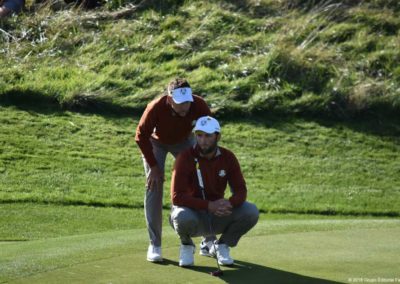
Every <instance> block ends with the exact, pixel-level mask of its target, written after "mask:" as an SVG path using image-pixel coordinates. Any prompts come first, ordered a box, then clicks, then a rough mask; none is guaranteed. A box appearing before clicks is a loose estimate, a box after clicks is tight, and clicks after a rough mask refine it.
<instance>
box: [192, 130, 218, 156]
mask: <svg viewBox="0 0 400 284" xmlns="http://www.w3.org/2000/svg"><path fill="white" fill-rule="evenodd" d="M195 134H196V141H197V145H199V147H200V152H201V153H202V154H203V155H207V154H210V153H212V152H214V151H215V149H217V144H218V140H219V137H220V135H219V134H217V133H213V134H208V133H205V132H203V131H196V133H195Z"/></svg>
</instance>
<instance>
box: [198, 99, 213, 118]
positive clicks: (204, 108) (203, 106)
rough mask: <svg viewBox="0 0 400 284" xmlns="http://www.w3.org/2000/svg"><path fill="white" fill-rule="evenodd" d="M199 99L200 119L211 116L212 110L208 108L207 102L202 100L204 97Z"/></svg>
mask: <svg viewBox="0 0 400 284" xmlns="http://www.w3.org/2000/svg"><path fill="white" fill-rule="evenodd" d="M197 97H198V111H197V116H198V117H202V116H206V115H210V116H211V110H210V108H209V107H208V105H207V103H206V101H205V100H204V99H203V98H202V97H199V96H197Z"/></svg>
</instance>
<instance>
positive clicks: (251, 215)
mask: <svg viewBox="0 0 400 284" xmlns="http://www.w3.org/2000/svg"><path fill="white" fill-rule="evenodd" d="M242 206H245V207H244V208H243V209H244V210H243V215H242V217H243V219H244V220H246V222H247V223H250V224H251V225H252V226H254V225H255V224H257V222H258V217H259V215H260V212H259V211H258V208H257V206H256V205H254V204H253V203H250V202H245V203H244V204H243V205H242Z"/></svg>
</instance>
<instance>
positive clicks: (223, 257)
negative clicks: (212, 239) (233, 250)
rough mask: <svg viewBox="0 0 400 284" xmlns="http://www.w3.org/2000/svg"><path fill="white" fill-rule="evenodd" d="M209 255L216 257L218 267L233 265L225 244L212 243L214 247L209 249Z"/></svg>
mask: <svg viewBox="0 0 400 284" xmlns="http://www.w3.org/2000/svg"><path fill="white" fill-rule="evenodd" d="M215 250H216V252H215ZM210 253H212V254H216V255H217V259H218V263H219V265H232V264H233V259H232V257H231V256H230V254H229V247H228V246H227V245H226V244H217V243H214V245H213V246H212V247H211V249H210Z"/></svg>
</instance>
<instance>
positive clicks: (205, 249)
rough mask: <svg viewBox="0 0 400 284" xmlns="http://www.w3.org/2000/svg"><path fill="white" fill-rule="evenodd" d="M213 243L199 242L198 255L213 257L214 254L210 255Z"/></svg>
mask: <svg viewBox="0 0 400 284" xmlns="http://www.w3.org/2000/svg"><path fill="white" fill-rule="evenodd" d="M212 245H213V242H212V241H209V242H206V241H204V240H203V241H201V243H200V251H199V254H200V255H202V256H209V257H215V254H212V253H211V248H212Z"/></svg>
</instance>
